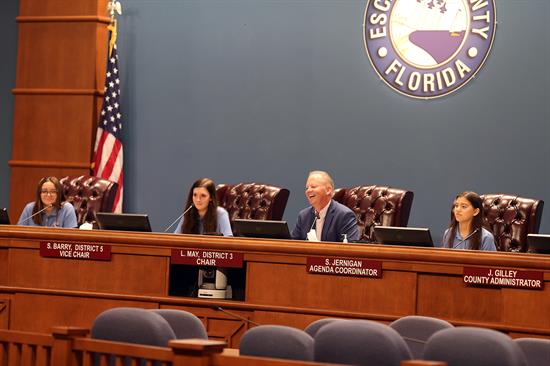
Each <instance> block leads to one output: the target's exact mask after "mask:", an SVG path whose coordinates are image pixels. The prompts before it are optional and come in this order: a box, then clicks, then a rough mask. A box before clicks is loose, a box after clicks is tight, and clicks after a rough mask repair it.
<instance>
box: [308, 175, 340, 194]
mask: <svg viewBox="0 0 550 366" xmlns="http://www.w3.org/2000/svg"><path fill="white" fill-rule="evenodd" d="M312 175H320V176H322V177H323V178H324V179H325V180H326V181H327V183H328V184H329V185H330V186H331V187H332V190H333V191H334V180H333V179H332V177H331V176H330V174H328V173H327V172H325V171H323V170H312V171H311V172H309V175H308V176H307V177H308V178H309V177H311V176H312Z"/></svg>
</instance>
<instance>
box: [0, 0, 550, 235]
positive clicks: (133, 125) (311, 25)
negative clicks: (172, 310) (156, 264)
mask: <svg viewBox="0 0 550 366" xmlns="http://www.w3.org/2000/svg"><path fill="white" fill-rule="evenodd" d="M122 3H123V4H122V5H123V7H124V14H123V15H122V16H121V17H120V18H119V41H118V46H119V55H120V61H121V63H120V68H121V72H122V74H121V79H122V84H123V90H122V93H123V94H122V107H123V112H124V119H125V127H124V139H125V157H126V158H125V164H126V165H125V174H126V176H125V189H126V192H125V193H126V194H125V210H126V211H127V212H147V213H149V215H150V217H151V221H152V224H153V226H154V229H155V230H159V231H161V230H163V229H164V228H165V227H166V226H167V225H168V224H169V223H170V222H171V221H172V220H173V219H174V218H175V217H176V216H177V215H178V213H179V212H180V211H181V209H182V206H183V200H184V198H185V196H186V194H187V190H188V187H189V186H190V184H191V183H192V182H193V181H194V180H195V179H197V178H199V177H203V176H208V177H211V178H213V179H214V180H215V181H216V182H218V183H222V182H229V183H233V182H239V181H251V180H254V181H262V182H270V183H273V184H278V185H281V186H285V187H288V188H289V189H290V191H291V196H290V199H289V203H288V206H287V210H286V214H285V218H286V219H287V220H288V221H289V222H290V225H291V226H293V224H294V221H295V217H296V214H297V212H298V210H300V209H301V208H303V207H305V206H306V205H307V200H306V199H305V197H304V194H303V190H304V184H305V179H306V174H307V172H308V171H309V170H312V169H323V170H327V171H329V172H331V173H332V174H333V176H334V178H335V180H336V185H337V186H354V185H360V184H387V185H392V186H394V187H400V188H407V189H410V190H412V191H414V192H415V199H414V203H413V209H412V212H411V220H410V223H409V225H410V226H422V227H429V228H431V229H432V232H433V234H434V237H435V238H440V236H441V232H442V231H443V230H444V228H445V227H446V225H447V223H448V218H449V212H450V211H449V210H450V205H451V202H452V200H453V198H454V195H455V194H456V193H457V192H460V191H463V190H475V191H477V192H480V193H484V192H506V193H515V194H518V195H523V196H527V197H536V198H541V199H544V200H545V201H547V203H549V204H550V170H549V169H548V162H547V158H548V156H550V144H548V141H549V140H550V89H549V87H548V85H550V74H549V73H548V67H547V64H548V60H549V59H550V48H549V47H548V40H549V39H550V22H549V20H550V19H549V14H550V1H548V0H525V1H513V0H497V1H496V3H497V4H496V5H497V20H498V28H497V32H496V38H495V43H494V45H493V50H492V52H491V55H490V57H489V58H488V59H487V61H486V63H485V66H484V67H483V69H482V70H481V72H480V73H479V74H478V76H477V77H476V79H475V80H473V81H471V82H470V83H469V84H468V85H466V86H465V87H463V88H462V89H460V90H459V91H458V92H456V93H453V94H452V95H450V96H448V97H444V98H441V99H438V100H432V101H422V100H413V99H410V98H407V97H404V96H401V95H399V94H398V93H396V92H394V91H392V90H391V89H390V88H388V87H387V86H386V85H385V84H383V83H382V82H381V81H380V80H379V78H378V77H377V75H376V73H375V71H374V70H373V68H372V66H371V65H370V62H369V60H368V57H367V56H366V53H365V50H364V44H363V37H362V24H363V15H364V10H365V4H366V1H365V0H363V1H359V0H292V1H290V0H179V1H168V0H163V1H153V0H132V1H122ZM12 19H13V17H10V21H12ZM12 24H13V21H12ZM14 48H15V46H14ZM6 83H7V82H5V83H4V84H3V85H6ZM8 84H9V83H8ZM10 87H11V85H10ZM4 89H6V87H4ZM3 194H5V192H3ZM541 231H543V232H550V206H548V207H547V208H546V210H545V213H544V217H543V224H542V228H541Z"/></svg>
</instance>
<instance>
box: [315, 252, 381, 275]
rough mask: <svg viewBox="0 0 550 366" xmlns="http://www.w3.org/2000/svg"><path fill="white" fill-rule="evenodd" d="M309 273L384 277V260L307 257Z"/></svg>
mask: <svg viewBox="0 0 550 366" xmlns="http://www.w3.org/2000/svg"><path fill="white" fill-rule="evenodd" d="M306 266H307V267H306V269H307V272H308V273H313V274H326V275H333V276H355V277H382V262H380V261H373V260H365V259H358V258H339V257H307V264H306Z"/></svg>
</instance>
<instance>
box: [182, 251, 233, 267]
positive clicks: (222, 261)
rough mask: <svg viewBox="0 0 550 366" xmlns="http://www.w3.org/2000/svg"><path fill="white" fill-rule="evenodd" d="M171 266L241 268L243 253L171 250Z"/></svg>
mask: <svg viewBox="0 0 550 366" xmlns="http://www.w3.org/2000/svg"><path fill="white" fill-rule="evenodd" d="M172 264H187V265H191V266H212V267H232V268H242V266H243V253H237V252H226V251H221V250H204V249H172Z"/></svg>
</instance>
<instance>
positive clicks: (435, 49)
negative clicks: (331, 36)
mask: <svg viewBox="0 0 550 366" xmlns="http://www.w3.org/2000/svg"><path fill="white" fill-rule="evenodd" d="M363 21H364V23H363V28H364V32H363V37H364V41H365V48H366V51H367V55H368V57H369V59H370V61H371V64H372V66H373V67H374V69H375V70H376V72H377V74H378V75H379V76H380V78H381V79H382V80H383V81H384V82H385V83H386V84H387V85H389V86H390V87H391V88H392V89H394V90H396V91H397V92H399V93H401V94H403V95H406V96H409V97H413V98H421V99H430V98H437V97H441V96H444V95H447V94H449V93H452V92H454V91H456V90H458V89H459V88H461V87H462V86H464V85H465V84H466V83H467V82H468V81H470V80H471V79H473V77H474V76H475V75H476V74H477V72H478V71H479V70H480V69H481V67H482V66H483V64H484V63H485V60H486V59H487V57H488V56H489V52H490V51H491V47H492V45H493V40H494V38H495V30H496V11H495V2H494V0H369V1H368V2H367V7H366V9H365V18H364V20H363Z"/></svg>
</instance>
